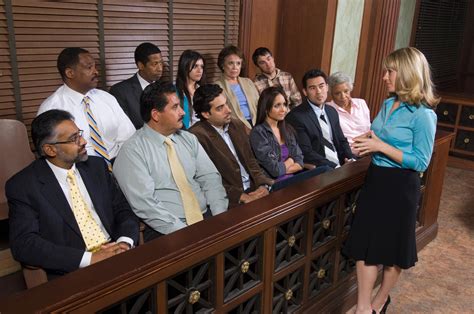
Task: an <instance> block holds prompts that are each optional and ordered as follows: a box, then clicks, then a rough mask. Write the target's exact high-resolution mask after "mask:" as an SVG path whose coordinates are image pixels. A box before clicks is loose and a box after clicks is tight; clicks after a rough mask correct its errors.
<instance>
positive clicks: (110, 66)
mask: <svg viewBox="0 0 474 314" xmlns="http://www.w3.org/2000/svg"><path fill="white" fill-rule="evenodd" d="M103 8H104V40H105V45H104V46H105V70H106V74H107V75H106V81H107V87H110V86H112V85H114V84H115V83H117V82H120V81H122V80H125V79H127V78H129V77H130V76H132V75H133V74H135V72H136V71H137V67H136V65H135V59H134V52H135V48H136V47H137V46H138V45H139V44H141V43H142V42H152V43H154V44H156V45H157V46H158V47H159V48H160V50H161V55H162V57H163V61H164V63H165V65H164V73H163V75H164V77H168V78H169V77H170V75H169V73H168V72H167V71H166V70H167V68H168V66H167V64H168V63H169V58H168V56H169V51H168V46H169V38H168V4H167V3H165V2H163V1H159V2H158V1H155V2H151V1H146V0H139V1H133V2H130V1H128V0H120V1H116V0H104V4H103Z"/></svg>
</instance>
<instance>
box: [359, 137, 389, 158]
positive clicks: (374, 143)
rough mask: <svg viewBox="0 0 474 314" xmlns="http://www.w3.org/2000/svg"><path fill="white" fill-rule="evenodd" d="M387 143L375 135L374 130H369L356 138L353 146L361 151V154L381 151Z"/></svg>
mask: <svg viewBox="0 0 474 314" xmlns="http://www.w3.org/2000/svg"><path fill="white" fill-rule="evenodd" d="M384 145H385V143H384V142H383V141H382V140H381V139H380V138H378V137H377V135H375V133H374V131H369V132H367V133H364V134H362V135H359V136H358V137H356V138H354V143H352V145H351V147H352V148H353V149H354V150H356V151H357V152H358V153H359V156H365V155H367V154H372V153H377V152H381V151H382V150H383V146H384Z"/></svg>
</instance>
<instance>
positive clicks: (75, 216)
mask: <svg viewBox="0 0 474 314" xmlns="http://www.w3.org/2000/svg"><path fill="white" fill-rule="evenodd" d="M82 135H83V131H82V130H79V129H78V127H77V126H76V124H75V123H74V121H73V117H72V115H71V114H70V113H68V112H66V111H63V110H49V111H46V112H44V113H42V114H40V115H39V116H38V117H36V118H35V119H34V120H33V123H32V125H31V136H32V139H33V143H34V145H35V148H36V152H37V154H38V155H39V157H40V158H39V159H37V160H35V161H33V162H32V163H31V164H30V165H29V166H27V167H26V168H25V169H23V170H21V171H20V172H19V173H17V174H16V175H14V176H13V177H12V178H11V179H10V180H8V182H7V184H6V187H5V190H6V196H7V198H8V205H9V209H10V212H9V222H10V247H11V250H12V254H13V256H14V258H15V259H16V260H17V261H19V262H21V263H23V264H27V265H31V266H36V267H41V268H43V269H44V270H45V271H46V273H47V274H48V278H49V279H52V278H54V277H57V276H58V275H63V274H65V273H68V272H71V271H73V270H75V269H78V268H82V267H86V266H88V265H90V264H94V263H97V262H99V261H101V260H104V259H106V258H109V257H111V256H113V255H116V254H119V253H121V252H124V251H127V250H129V249H130V248H132V247H133V246H134V245H136V243H137V241H138V233H139V230H138V220H137V218H136V217H135V215H134V214H133V212H132V210H131V208H130V206H129V204H128V203H127V201H126V199H125V197H124V195H123V194H122V192H121V191H120V189H119V188H118V185H117V184H116V183H115V181H114V179H113V178H112V175H111V173H110V172H109V171H108V169H107V164H106V163H105V162H104V160H103V159H102V158H100V157H95V156H88V155H87V151H86V140H85V139H84V138H83V137H82Z"/></svg>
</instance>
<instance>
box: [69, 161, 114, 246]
mask: <svg viewBox="0 0 474 314" xmlns="http://www.w3.org/2000/svg"><path fill="white" fill-rule="evenodd" d="M67 182H68V184H69V195H70V196H71V201H72V212H73V213H74V217H75V218H76V221H77V224H78V225H79V230H81V234H82V238H83V239H84V242H85V243H86V248H87V251H89V252H95V251H98V250H99V249H100V246H101V245H102V244H104V243H106V242H107V239H106V238H105V234H104V233H103V232H102V230H101V229H100V227H99V225H98V224H97V222H96V221H95V219H94V217H92V213H91V211H90V209H89V208H88V207H87V204H86V201H85V200H84V198H83V197H82V195H81V192H80V191H79V187H78V185H77V181H76V176H75V175H74V171H73V170H72V169H70V170H68V172H67Z"/></svg>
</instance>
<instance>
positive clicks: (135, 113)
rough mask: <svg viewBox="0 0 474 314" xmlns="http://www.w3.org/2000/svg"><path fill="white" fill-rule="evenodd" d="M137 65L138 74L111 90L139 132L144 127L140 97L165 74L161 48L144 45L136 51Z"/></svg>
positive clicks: (148, 44)
mask: <svg viewBox="0 0 474 314" xmlns="http://www.w3.org/2000/svg"><path fill="white" fill-rule="evenodd" d="M135 64H136V65H137V68H138V72H137V73H135V75H134V76H132V77H131V78H129V79H126V80H125V81H122V82H119V83H117V84H115V85H114V86H112V87H111V88H110V93H111V94H112V95H114V96H115V98H117V101H118V103H119V104H120V106H121V107H122V109H123V111H125V113H126V114H127V116H128V117H129V118H130V120H132V123H133V125H134V126H135V128H136V129H137V130H138V129H139V128H141V127H142V126H143V119H142V116H141V114H140V96H141V94H142V91H143V90H144V89H145V87H147V86H148V85H149V84H150V83H153V82H155V81H158V80H159V79H160V78H161V75H162V74H163V59H162V57H161V51H160V48H158V47H157V46H156V45H154V44H152V43H142V44H140V45H138V47H137V48H136V49H135Z"/></svg>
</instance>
